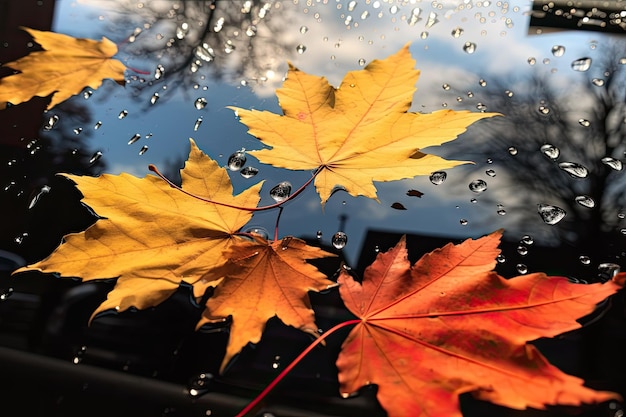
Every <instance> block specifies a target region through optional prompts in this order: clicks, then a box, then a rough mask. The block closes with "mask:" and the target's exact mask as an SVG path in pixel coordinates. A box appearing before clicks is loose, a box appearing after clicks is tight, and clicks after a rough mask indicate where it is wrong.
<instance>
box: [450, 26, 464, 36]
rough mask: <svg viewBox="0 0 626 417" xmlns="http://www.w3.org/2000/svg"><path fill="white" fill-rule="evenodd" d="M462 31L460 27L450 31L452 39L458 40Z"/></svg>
mask: <svg viewBox="0 0 626 417" xmlns="http://www.w3.org/2000/svg"><path fill="white" fill-rule="evenodd" d="M463 32H464V30H463V29H462V28H460V27H455V28H454V29H452V37H453V38H459V37H460V36H461V35H462V34H463Z"/></svg>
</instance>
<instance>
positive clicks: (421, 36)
mask: <svg viewBox="0 0 626 417" xmlns="http://www.w3.org/2000/svg"><path fill="white" fill-rule="evenodd" d="M420 38H421V39H428V32H427V31H423V32H422V33H420Z"/></svg>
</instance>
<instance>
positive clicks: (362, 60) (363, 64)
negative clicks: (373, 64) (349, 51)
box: [359, 58, 365, 67]
mask: <svg viewBox="0 0 626 417" xmlns="http://www.w3.org/2000/svg"><path fill="white" fill-rule="evenodd" d="M359 66H360V67H363V66H365V59H363V58H361V59H359Z"/></svg>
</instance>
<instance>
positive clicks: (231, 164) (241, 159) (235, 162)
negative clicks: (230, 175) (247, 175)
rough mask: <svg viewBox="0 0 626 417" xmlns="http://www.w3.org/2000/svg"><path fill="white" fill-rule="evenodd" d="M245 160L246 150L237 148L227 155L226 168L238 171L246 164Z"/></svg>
mask: <svg viewBox="0 0 626 417" xmlns="http://www.w3.org/2000/svg"><path fill="white" fill-rule="evenodd" d="M246 160H247V158H246V150H245V149H241V150H238V151H237V152H234V153H232V154H231V155H230V156H229V157H228V162H227V166H228V169H230V170H231V171H239V170H240V169H241V168H242V167H243V166H244V165H245V164H246Z"/></svg>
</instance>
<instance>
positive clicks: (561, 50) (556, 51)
mask: <svg viewBox="0 0 626 417" xmlns="http://www.w3.org/2000/svg"><path fill="white" fill-rule="evenodd" d="M563 54H565V47H564V46H563V45H554V46H553V47H552V55H554V56H557V57H558V56H563Z"/></svg>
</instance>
